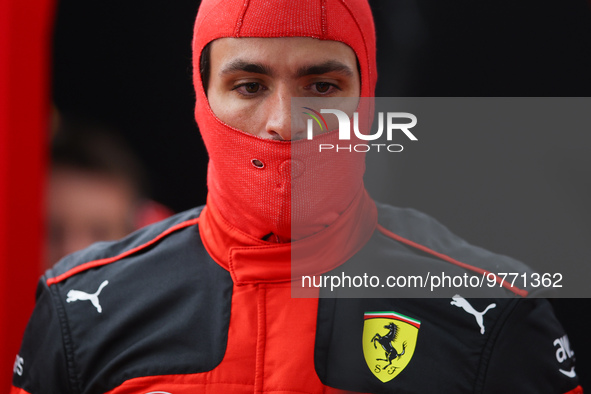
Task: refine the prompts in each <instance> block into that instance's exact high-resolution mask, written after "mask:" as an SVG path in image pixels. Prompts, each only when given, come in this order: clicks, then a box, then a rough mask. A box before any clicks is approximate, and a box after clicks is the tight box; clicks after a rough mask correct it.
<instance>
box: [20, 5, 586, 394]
mask: <svg viewBox="0 0 591 394" xmlns="http://www.w3.org/2000/svg"><path fill="white" fill-rule="evenodd" d="M193 48H194V59H193V64H194V69H195V72H194V83H195V90H196V95H197V104H196V111H195V113H196V119H197V122H198V124H199V127H200V130H201V133H202V135H203V139H204V141H205V144H206V146H207V149H208V152H209V154H210V165H209V170H208V171H209V173H208V187H209V196H208V202H207V205H206V206H205V207H204V208H197V209H194V210H192V211H188V212H186V213H183V214H180V215H177V216H175V217H173V218H171V219H168V220H166V221H164V222H161V223H159V224H156V225H154V226H150V227H149V228H147V229H144V230H141V231H139V232H136V233H134V234H133V235H131V236H129V237H127V238H125V239H123V240H122V241H120V242H115V243H103V244H98V245H95V246H93V247H91V248H89V249H86V250H84V251H82V252H78V253H76V254H74V255H71V256H68V257H66V258H65V259H64V260H62V261H61V262H60V263H59V264H57V265H56V266H55V267H54V268H53V269H51V270H49V271H48V272H47V273H46V275H45V276H44V277H43V279H42V280H41V283H40V285H39V291H38V295H37V297H38V298H37V306H36V309H35V312H34V315H33V317H32V318H31V321H30V323H29V326H28V328H27V332H26V334H25V339H24V342H23V346H22V349H21V352H20V353H19V355H18V356H17V360H16V362H15V375H14V388H13V394H16V393H21V394H22V393H42V392H56V393H103V392H109V393H175V394H176V393H200V392H204V393H219V392H231V393H252V392H257V393H258V392H264V393H343V392H370V393H388V392H392V393H394V392H399V393H437V392H444V393H472V392H477V393H499V392H516V393H517V392H519V393H525V392H531V393H580V392H582V390H581V389H580V388H579V387H578V383H577V377H576V373H575V370H574V360H573V352H572V350H571V349H570V347H569V345H568V338H567V337H566V335H565V334H564V333H563V330H562V328H561V327H560V324H559V323H558V322H557V321H556V319H555V317H554V316H553V313H552V311H551V309H550V308H549V305H548V304H547V303H546V302H544V301H540V300H529V299H522V298H496V299H495V300H494V301H493V300H490V299H470V300H467V299H465V298H464V297H462V296H461V295H456V296H453V297H450V298H447V299H429V300H426V299H394V298H377V299H375V298H369V299H361V298H358V299H355V298H354V299H327V298H315V297H312V298H292V296H291V290H292V288H291V287H292V286H291V282H292V267H291V260H292V253H293V251H294V250H296V251H297V250H299V251H301V250H303V251H304V252H303V253H302V254H301V255H297V256H298V257H301V258H302V260H303V262H304V263H306V272H311V273H312V274H319V273H326V272H339V270H346V269H349V268H351V269H356V268H359V266H360V264H361V265H362V266H363V263H364V262H366V259H365V258H366V257H367V256H371V257H372V258H375V259H376V260H380V259H381V260H383V261H382V262H384V263H389V264H391V266H392V270H393V272H401V271H402V270H404V269H405V267H408V266H411V267H415V266H432V267H434V268H437V267H439V268H441V267H443V266H445V267H447V268H448V269H449V272H454V273H456V274H458V275H459V274H461V273H465V272H470V271H474V270H476V271H479V270H480V268H479V267H484V268H486V269H488V270H491V269H492V268H495V267H496V268H497V269H512V270H514V271H515V270H518V269H519V270H523V269H524V268H523V267H522V266H520V265H518V264H517V263H515V262H513V261H511V260H508V259H506V258H503V257H501V256H497V255H494V254H492V253H489V252H486V251H483V250H481V249H478V248H475V247H472V246H470V245H467V244H466V243H465V242H463V241H461V240H460V239H458V238H457V237H455V236H453V235H452V234H450V233H449V232H448V231H447V230H446V229H445V228H444V227H443V226H441V225H439V224H438V223H437V222H435V221H434V220H432V219H430V218H428V217H426V216H425V215H422V214H420V213H417V212H415V211H412V210H400V209H396V208H392V207H387V206H381V205H380V206H379V207H377V208H376V204H375V203H374V202H373V201H372V200H371V199H370V198H369V197H368V195H367V193H366V192H365V189H364V188H363V182H362V175H363V161H362V156H360V155H356V156H343V157H345V159H343V158H342V157H341V156H334V157H331V159H334V160H331V159H328V158H325V157H324V156H322V157H318V156H317V155H312V154H310V155H308V154H307V153H309V152H308V151H307V147H308V146H312V147H317V145H315V144H317V143H318V142H319V141H325V140H327V139H328V140H330V139H331V138H334V136H335V132H328V133H325V134H321V135H318V136H316V137H315V138H314V139H313V140H312V141H307V140H304V139H302V133H303V129H301V128H299V127H297V126H295V127H294V126H293V125H292V123H291V122H292V119H291V118H292V117H291V98H292V97H295V96H304V97H308V98H315V97H327V96H328V97H333V98H336V99H340V98H343V99H345V98H347V97H353V98H354V97H356V96H357V95H359V96H361V97H371V96H372V95H373V92H374V88H375V83H376V70H375V37H374V30H373V21H372V17H371V11H370V9H369V6H368V5H367V3H366V2H365V1H364V0H319V1H300V2H293V1H292V2H290V1H274V2H269V1H263V0H250V1H243V0H210V1H204V2H203V3H202V5H201V8H200V10H199V14H198V17H197V21H196V25H195V37H194V42H193ZM355 101H357V100H355ZM349 109H350V108H349ZM359 111H360V114H361V117H362V118H364V117H366V116H367V115H368V114H369V113H368V112H367V111H368V109H367V108H364V107H363V100H360V101H359ZM347 112H348V113H349V112H350V111H347ZM327 128H329V127H328V126H327ZM329 129H330V128H329ZM294 140H297V141H294ZM294 147H301V148H303V151H304V153H305V154H304V155H302V156H297V157H294V156H293V155H292V148H294ZM311 151H313V149H312V150H311ZM311 151H310V152H311ZM327 185H328V190H329V191H331V193H328V194H327V193H326V191H325V190H326V189H324V187H325V186H327ZM293 188H295V190H296V191H297V193H295V195H294V191H293ZM300 193H301V194H300ZM302 198H303V199H304V202H306V203H308V204H307V205H306V206H305V207H304V206H303V204H301V202H302ZM378 220H379V222H378ZM302 246H303V247H302ZM305 251H312V253H311V254H309V255H306V253H305ZM368 252H372V253H369V255H368ZM375 252H377V253H375ZM367 263H368V264H369V263H372V262H371V261H369V260H367ZM475 266H477V267H475ZM497 272H498V271H497ZM512 290H513V291H514V292H516V293H518V294H521V295H523V294H526V291H525V290H515V289H512ZM501 293H503V294H504V295H505V296H507V295H509V294H510V289H505V288H502V289H501V290H499V291H498V294H501ZM495 294H497V293H495ZM513 295H514V294H513Z"/></svg>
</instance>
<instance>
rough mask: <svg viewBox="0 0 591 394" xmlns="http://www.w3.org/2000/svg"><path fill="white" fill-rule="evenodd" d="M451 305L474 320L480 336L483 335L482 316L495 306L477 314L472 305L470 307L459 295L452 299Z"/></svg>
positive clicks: (493, 305) (492, 305)
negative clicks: (460, 309)
mask: <svg viewBox="0 0 591 394" xmlns="http://www.w3.org/2000/svg"><path fill="white" fill-rule="evenodd" d="M451 304H452V305H455V306H457V307H459V308H462V309H463V310H465V311H466V312H468V313H469V314H471V315H472V316H474V318H475V319H476V323H478V325H479V326H480V333H481V334H484V319H483V316H484V314H485V313H486V312H488V310H489V309H492V308H494V307H496V306H497V304H490V305H489V306H487V307H486V308H485V309H484V310H483V311H482V312H478V311H477V310H476V309H474V307H473V306H472V305H470V303H469V302H468V301H467V300H466V299H465V298H464V297H462V296H461V295H459V294H456V295H455V296H453V297H452V301H451Z"/></svg>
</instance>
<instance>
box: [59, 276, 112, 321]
mask: <svg viewBox="0 0 591 394" xmlns="http://www.w3.org/2000/svg"><path fill="white" fill-rule="evenodd" d="M108 284H109V281H108V280H105V281H104V282H103V283H101V285H100V286H99V288H98V290H97V291H96V292H95V293H93V294H88V293H85V292H83V291H80V290H70V291H68V298H67V299H66V302H74V301H90V302H92V305H94V307H95V308H96V310H97V311H98V313H102V311H103V308H101V304H99V299H98V296H99V294H101V291H102V290H103V287H105V286H106V285H108Z"/></svg>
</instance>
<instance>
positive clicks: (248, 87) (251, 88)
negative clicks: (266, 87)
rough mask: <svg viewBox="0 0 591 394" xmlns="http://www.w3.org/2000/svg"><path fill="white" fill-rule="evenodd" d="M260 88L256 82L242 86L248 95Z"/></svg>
mask: <svg viewBox="0 0 591 394" xmlns="http://www.w3.org/2000/svg"><path fill="white" fill-rule="evenodd" d="M260 88H261V85H259V84H258V83H256V82H252V83H247V84H246V85H244V90H246V91H247V92H248V93H256V92H258V91H259V89H260Z"/></svg>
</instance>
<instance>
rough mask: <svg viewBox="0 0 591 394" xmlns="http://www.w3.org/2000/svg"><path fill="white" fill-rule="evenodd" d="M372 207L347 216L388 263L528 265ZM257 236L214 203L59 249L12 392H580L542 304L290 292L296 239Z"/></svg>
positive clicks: (425, 221)
mask: <svg viewBox="0 0 591 394" xmlns="http://www.w3.org/2000/svg"><path fill="white" fill-rule="evenodd" d="M366 209H369V210H371V203H370V204H368V205H365V206H363V207H361V210H366ZM378 212H379V213H378V221H377V222H376V221H375V216H374V217H372V215H371V214H369V215H367V214H365V215H362V219H361V221H359V216H356V217H355V218H352V217H351V215H349V214H348V213H347V212H346V213H345V214H344V215H343V218H344V219H346V220H349V219H351V220H356V224H357V225H358V226H359V227H360V228H363V229H364V231H367V229H372V230H371V231H370V234H371V238H370V239H369V240H368V242H367V243H366V244H365V245H364V246H363V248H362V249H361V250H360V251H358V252H357V253H356V255H363V253H364V250H366V249H371V250H372V252H375V251H376V250H377V251H380V252H382V253H385V254H386V255H387V257H388V259H389V261H390V264H391V272H402V271H404V270H405V269H406V268H405V267H406V266H407V265H409V264H418V263H420V264H432V265H433V266H434V267H438V268H439V269H440V270H441V269H445V270H447V272H449V273H450V274H452V273H455V274H461V273H462V272H470V271H471V270H473V269H474V268H470V267H471V266H472V265H474V266H479V265H480V266H482V265H484V266H487V265H489V264H495V267H496V268H498V269H503V270H507V271H511V270H513V271H514V270H516V269H522V268H523V267H520V266H519V265H518V264H517V263H515V262H513V261H512V260H510V259H507V258H505V257H503V256H498V255H494V254H492V253H490V252H487V251H484V250H482V249H480V248H477V247H474V246H470V245H468V244H467V243H466V242H464V241H462V240H461V239H459V238H457V237H456V236H454V235H453V234H451V233H450V232H449V231H448V230H447V229H445V227H443V226H441V225H440V224H439V223H437V222H436V221H435V220H433V219H431V218H429V217H427V216H426V215H424V214H421V213H419V212H417V211H413V210H409V209H399V208H392V207H390V206H383V205H379V206H378ZM363 218H369V219H363ZM337 225H338V224H337ZM327 231H328V232H329V233H330V231H332V229H331V228H329V229H327ZM325 235H328V236H330V237H334V236H335V234H324V233H319V234H318V235H315V236H312V238H317V239H318V240H319V242H324V241H323V237H324V236H325ZM253 242H254V241H253V240H252V239H251V238H249V237H248V236H246V234H244V233H241V232H239V231H236V230H235V229H233V228H232V227H231V226H230V225H229V224H228V223H227V222H226V221H224V220H223V219H222V218H221V217H219V214H218V212H216V210H215V207H213V206H211V207H210V206H208V207H207V208H196V209H193V210H191V211H188V212H185V213H182V214H179V215H177V216H175V217H172V218H170V219H168V220H166V221H164V222H161V223H158V224H155V225H152V226H150V227H147V228H145V229H142V230H139V231H138V232H136V233H134V234H132V235H130V236H129V237H127V238H125V239H123V240H121V241H118V242H107V243H99V244H96V245H94V246H92V247H91V248H89V249H86V250H84V251H81V252H78V253H76V254H74V255H71V256H69V257H67V258H65V259H64V260H62V261H61V262H60V263H59V264H58V265H56V266H55V267H54V268H52V269H51V270H49V271H47V273H46V274H45V276H44V277H43V279H42V280H41V282H40V284H39V290H38V293H37V305H36V308H35V311H34V313H33V316H32V318H31V321H30V323H29V326H28V328H27V330H26V333H25V339H24V342H23V345H22V348H21V351H20V353H19V355H18V357H17V361H18V360H20V362H19V365H20V368H19V369H17V368H15V374H14V387H13V391H12V394H24V393H31V394H38V393H63V394H65V393H77V394H91V393H118V394H120V393H173V394H178V393H220V392H230V393H253V392H256V393H259V392H261V393H341V392H365V393H439V392H443V393H500V392H503V393H582V390H581V389H580V387H578V382H577V376H576V373H575V370H574V355H573V351H572V349H570V346H569V345H568V338H567V337H566V335H565V333H564V332H563V329H562V328H561V326H560V324H559V323H558V321H557V320H556V318H555V317H554V314H553V312H552V309H551V307H550V306H549V304H548V302H546V301H545V300H541V299H529V298H522V297H519V296H518V297H514V298H496V299H491V298H486V299H482V298H475V299H463V298H462V297H460V299H455V298H441V299H416V298H410V299H409V298H347V299H340V298H320V299H318V298H292V297H291V286H290V281H291V277H290V264H289V256H290V254H289V248H286V246H287V245H289V244H285V245H281V244H273V243H268V242H254V243H253ZM229 245H232V246H229ZM342 249H346V247H343V248H342ZM343 253H346V251H344V250H343ZM374 255H375V253H374ZM214 256H215V257H214ZM460 259H462V260H463V262H464V263H467V264H470V266H468V265H466V266H457V265H454V264H453V263H450V261H459V260H460ZM465 259H469V260H465ZM448 260H449V261H448ZM347 264H349V263H347ZM337 268H338V267H337ZM323 290H324V289H322V290H320V291H323ZM503 291H505V292H509V290H507V289H503ZM505 295H506V294H505ZM459 301H460V302H459ZM460 303H461V304H462V305H459V304H460ZM493 304H494V306H493ZM471 308H472V309H471ZM470 311H475V312H472V313H474V314H471V313H470ZM376 312H379V313H384V312H389V313H390V316H381V317H380V316H375V313H376ZM372 313H373V314H374V316H375V319H374V318H372V316H371V314H372ZM476 313H480V314H481V320H480V324H479V322H478V319H477V318H476ZM392 315H395V316H394V317H392ZM396 316H397V317H396ZM400 316H402V318H401V317H400ZM368 317H370V319H368ZM380 318H382V319H385V320H380ZM368 321H376V322H377V323H378V324H377V325H373V326H367V327H366V325H365V323H366V322H368ZM389 322H394V323H395V324H396V326H397V327H398V328H400V329H401V331H400V332H399V333H398V334H399V337H398V338H394V341H390V342H389V343H390V344H391V345H393V349H394V351H395V352H396V357H395V359H394V360H393V362H392V363H391V364H390V365H387V364H388V355H387V354H385V353H384V352H382V351H381V349H382V348H381V347H380V343H381V342H379V341H380V338H377V337H376V335H374V334H379V336H380V337H386V336H387V334H388V329H387V328H385V327H386V326H387V325H388V324H387V323H389ZM417 322H418V323H417ZM407 323H410V324H412V325H413V327H415V328H416V326H417V324H418V325H419V328H418V330H417V329H415V328H412V327H411V326H410V325H409V324H407ZM391 327H392V326H391ZM406 328H410V329H411V331H412V335H406V336H404V337H402V336H401V335H402V329H405V330H406ZM411 331H408V330H407V333H408V332H411ZM366 335H369V337H367V336H366ZM370 337H373V338H374V339H373V342H372V338H370ZM386 345H387V344H386ZM372 349H374V350H375V349H378V353H372V354H369V353H368V352H374V350H372ZM411 352H412V354H411ZM390 358H392V353H390ZM368 359H369V361H368ZM380 360H383V361H380ZM388 367H389V368H390V370H388ZM377 369H380V371H377ZM382 369H383V370H382ZM392 369H395V370H394V371H393V373H391V374H390V375H389V374H388V372H390V371H392ZM391 375H395V377H393V378H390V376H391ZM388 379H389V380H388Z"/></svg>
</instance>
